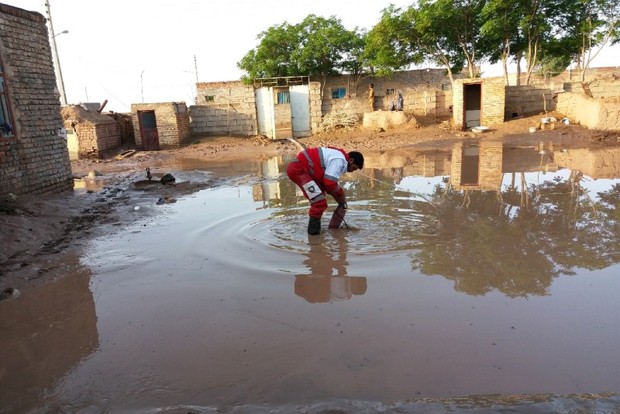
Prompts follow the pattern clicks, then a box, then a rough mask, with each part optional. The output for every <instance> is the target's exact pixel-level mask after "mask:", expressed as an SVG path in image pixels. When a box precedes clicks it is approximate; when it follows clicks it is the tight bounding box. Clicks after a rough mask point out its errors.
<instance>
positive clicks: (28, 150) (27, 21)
mask: <svg viewBox="0 0 620 414" xmlns="http://www.w3.org/2000/svg"><path fill="white" fill-rule="evenodd" d="M45 22H46V20H45V17H43V15H41V14H39V13H34V12H28V11H25V10H22V9H19V8H16V7H12V6H8V5H5V4H1V3H0V59H2V62H3V64H4V71H5V73H4V78H5V86H6V90H7V91H8V97H9V107H10V109H11V112H12V115H13V121H14V131H15V133H14V136H13V137H2V138H0V194H7V193H14V194H27V193H31V194H41V193H46V192H61V191H65V190H70V189H72V188H73V178H72V174H71V163H70V161H69V152H68V149H67V141H66V138H65V137H64V135H62V134H61V133H60V131H61V129H62V127H63V122H62V119H61V116H60V102H59V96H58V93H57V92H56V77H55V74H54V66H53V63H52V53H51V49H50V43H49V37H48V31H47V26H46V24H45Z"/></svg>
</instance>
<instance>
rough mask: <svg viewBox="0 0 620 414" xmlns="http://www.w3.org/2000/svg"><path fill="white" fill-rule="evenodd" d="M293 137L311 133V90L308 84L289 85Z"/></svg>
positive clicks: (305, 135)
mask: <svg viewBox="0 0 620 414" xmlns="http://www.w3.org/2000/svg"><path fill="white" fill-rule="evenodd" d="M289 92H290V96H291V117H292V118H293V119H292V124H293V137H295V138H296V137H307V136H308V135H310V91H309V89H308V85H294V86H291V87H289Z"/></svg>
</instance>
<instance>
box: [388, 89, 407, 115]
mask: <svg viewBox="0 0 620 414" xmlns="http://www.w3.org/2000/svg"><path fill="white" fill-rule="evenodd" d="M404 105H405V100H404V99H403V95H402V94H401V93H400V92H398V96H397V97H396V99H395V100H394V101H392V107H391V108H390V110H392V111H402V110H403V107H404Z"/></svg>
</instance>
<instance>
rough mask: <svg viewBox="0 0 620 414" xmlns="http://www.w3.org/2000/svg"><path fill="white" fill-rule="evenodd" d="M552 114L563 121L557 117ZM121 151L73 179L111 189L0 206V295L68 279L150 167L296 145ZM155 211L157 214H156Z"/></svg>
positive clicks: (420, 132)
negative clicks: (69, 265) (70, 262)
mask: <svg viewBox="0 0 620 414" xmlns="http://www.w3.org/2000/svg"><path fill="white" fill-rule="evenodd" d="M548 115H549V116H555V117H556V118H558V119H561V118H562V116H561V115H559V114H548ZM541 116H544V115H535V116H531V117H526V118H520V119H515V120H511V121H509V122H506V123H504V124H503V125H501V126H500V127H497V128H492V129H491V130H490V131H488V132H485V133H483V134H479V135H477V134H474V133H472V132H463V131H457V130H454V129H452V128H451V127H450V124H449V122H448V121H436V120H430V121H424V120H411V121H410V122H409V123H408V124H406V125H402V126H400V127H397V128H394V129H390V130H387V131H384V130H380V129H365V128H362V127H356V128H347V129H339V130H335V131H332V132H329V133H321V134H317V135H314V136H312V137H306V138H302V139H300V140H299V141H300V142H301V143H303V145H305V146H318V145H333V146H338V147H342V148H344V149H346V150H358V151H361V152H364V151H366V152H374V151H386V150H393V149H396V148H399V147H403V146H410V145H414V144H418V143H425V144H426V145H430V146H432V145H441V144H442V143H445V142H446V141H453V140H458V139H464V138H474V139H493V138H501V137H503V136H507V135H513V134H514V135H515V136H518V135H527V134H529V132H528V129H529V128H530V127H532V126H537V125H538V123H539V121H540V118H541ZM570 130H571V134H572V135H573V136H575V137H576V138H578V139H587V140H605V139H609V138H613V137H610V135H609V134H603V133H600V132H597V131H590V130H587V129H585V128H581V127H579V126H576V125H575V126H573V125H571V128H570ZM562 133H566V131H565V130H560V129H558V130H556V131H548V132H545V134H546V137H547V138H549V137H550V136H551V137H552V136H553V134H562ZM612 135H613V134H612ZM616 135H617V134H616ZM616 139H617V138H616ZM122 150H124V149H119V150H117V151H114V152H111V153H110V154H107V155H106V156H105V157H104V158H101V159H91V160H88V159H85V160H78V161H73V162H72V171H73V175H74V178H84V177H87V178H86V181H87V180H88V176H89V173H90V175H93V173H94V172H95V171H96V172H98V173H100V174H103V176H104V177H105V178H106V180H107V181H106V182H107V184H106V186H105V187H103V188H102V189H98V190H90V191H87V190H75V191H73V192H65V193H62V194H56V195H46V196H19V197H16V198H10V199H8V200H0V201H1V202H0V228H1V229H2V231H1V232H0V245H1V246H2V249H1V251H0V292H3V293H2V297H3V298H10V293H9V292H10V289H11V288H13V289H17V291H18V292H23V291H24V290H25V289H28V288H30V287H32V286H35V285H37V284H40V283H44V282H46V281H49V280H52V279H56V278H59V277H62V275H63V269H64V266H65V265H66V262H65V261H63V260H62V255H66V254H69V253H71V252H75V250H76V249H81V248H82V247H84V246H85V245H86V243H87V242H88V240H90V239H91V238H92V237H95V236H101V235H105V234H106V233H110V232H114V231H117V230H118V229H119V228H120V227H121V226H122V225H123V223H128V222H129V221H130V220H132V217H133V216H132V214H133V212H134V210H133V208H131V205H132V202H133V201H135V199H136V198H139V197H141V196H142V195H143V192H138V191H132V189H131V186H129V184H130V183H131V182H135V181H136V180H138V179H146V175H145V172H144V171H145V168H146V167H152V166H153V165H157V164H158V163H160V164H161V163H164V164H165V160H167V159H171V158H174V157H185V158H194V159H201V160H233V159H242V158H259V159H260V158H265V159H266V158H270V157H272V156H274V155H278V154H283V153H295V152H297V151H298V147H297V146H296V145H295V144H294V143H292V142H290V141H288V140H275V141H271V140H268V139H266V138H264V137H250V138H248V137H195V138H194V141H193V142H192V144H190V145H188V146H185V147H183V148H180V149H175V150H162V151H150V152H143V151H137V152H136V153H134V154H133V155H132V156H128V157H124V158H123V157H120V156H119V154H120V153H121V151H122ZM209 185H217V183H197V184H194V185H190V186H174V185H173V186H167V187H166V195H167V196H168V197H171V198H173V199H175V198H179V197H182V196H183V195H185V194H191V193H192V192H195V191H197V190H199V189H201V188H204V187H206V186H209ZM152 212H155V214H156V210H153V211H152ZM147 214H151V212H148V213H147ZM7 289H8V290H7ZM5 291H6V292H5Z"/></svg>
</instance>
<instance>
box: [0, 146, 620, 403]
mask: <svg viewBox="0 0 620 414" xmlns="http://www.w3.org/2000/svg"><path fill="white" fill-rule="evenodd" d="M365 155H366V166H365V168H364V170H362V171H361V172H359V173H353V174H348V175H347V176H345V177H344V180H343V185H344V186H345V189H346V191H347V194H348V205H349V209H348V212H347V214H346V217H345V224H344V225H343V228H342V229H339V230H327V228H326V227H327V222H328V221H329V218H330V216H331V214H332V211H333V210H334V202H333V200H332V199H331V198H330V200H329V201H330V208H329V209H328V211H327V212H326V216H324V217H323V233H322V234H321V235H319V236H308V235H307V232H306V228H307V209H308V204H307V202H306V201H305V200H304V198H303V197H302V196H301V193H300V192H299V191H298V190H296V188H295V186H294V184H292V183H291V182H290V181H289V180H288V179H287V178H286V174H285V173H284V171H285V168H286V164H287V162H288V161H289V160H287V159H284V158H282V157H275V158H273V159H269V160H262V161H261V160H255V159H251V158H248V160H245V161H242V162H234V163H233V162H211V163H209V162H203V161H197V160H188V159H177V160H175V161H174V162H173V163H172V164H167V165H162V166H160V168H161V169H166V172H173V174H174V175H175V176H176V177H177V184H178V183H180V182H183V181H190V180H200V179H201V177H202V178H204V177H209V179H210V180H214V181H213V182H215V183H217V184H216V185H213V186H210V187H209V188H206V189H204V190H201V191H198V192H196V193H194V194H192V195H189V196H187V197H182V198H180V199H178V201H177V202H176V203H173V204H165V205H161V206H156V207H155V200H157V195H153V199H152V200H151V199H149V198H148V197H141V198H139V203H140V205H141V206H142V207H143V208H144V209H147V208H150V209H153V208H157V209H159V210H158V211H159V214H157V215H155V216H151V215H144V216H141V215H140V213H139V211H136V221H135V223H134V224H133V225H131V226H128V227H126V228H123V229H120V230H119V231H118V232H117V233H116V234H114V235H111V236H107V237H105V238H100V239H96V240H94V241H93V242H92V243H90V244H89V246H88V248H87V251H86V252H85V253H84V255H83V256H82V257H75V258H74V260H73V262H71V263H67V272H68V276H67V277H65V278H63V279H61V280H59V281H58V282H56V283H52V284H49V285H46V286H45V288H44V289H39V290H37V289H35V290H34V291H32V292H29V293H27V294H22V295H21V296H20V297H18V298H15V299H12V300H9V301H3V302H2V303H0V311H1V312H2V314H3V315H5V317H3V318H2V319H3V321H2V326H1V328H2V335H3V336H4V338H3V340H2V342H1V343H2V344H3V345H2V362H0V381H1V382H0V384H1V387H0V397H1V400H2V406H3V407H4V408H1V409H0V411H1V412H7V413H8V412H71V413H73V412H81V413H100V412H115V413H116V412H122V413H143V412H147V413H162V412H163V413H216V412H217V413H225V412H231V413H263V412H270V413H290V412H299V413H375V412H390V413H391V412H398V413H447V412H456V413H473V412H475V413H492V412H511V413H549V412H562V413H567V412H580V413H589V412H592V413H594V412H596V413H613V412H618V410H620V397H619V395H620V394H618V393H619V392H620V345H619V344H620V300H619V299H618V292H620V264H619V263H620V248H619V240H620V238H619V235H620V224H619V220H620V209H619V203H620V146H618V145H615V146H614V145H598V146H594V147H592V146H590V147H588V146H584V145H571V144H567V143H562V142H550V141H546V142H540V141H531V142H530V141H527V140H522V141H519V142H518V143H512V144H506V143H502V142H500V141H497V142H495V141H493V142H491V141H489V142H485V141H482V142H481V143H469V142H467V141H465V142H460V143H458V144H451V145H448V146H445V147H440V146H435V147H432V148H430V147H429V148H424V147H411V148H406V149H403V150H399V151H393V152H384V153H380V154H379V153H374V154H373V153H368V154H365ZM143 211H144V210H143Z"/></svg>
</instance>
